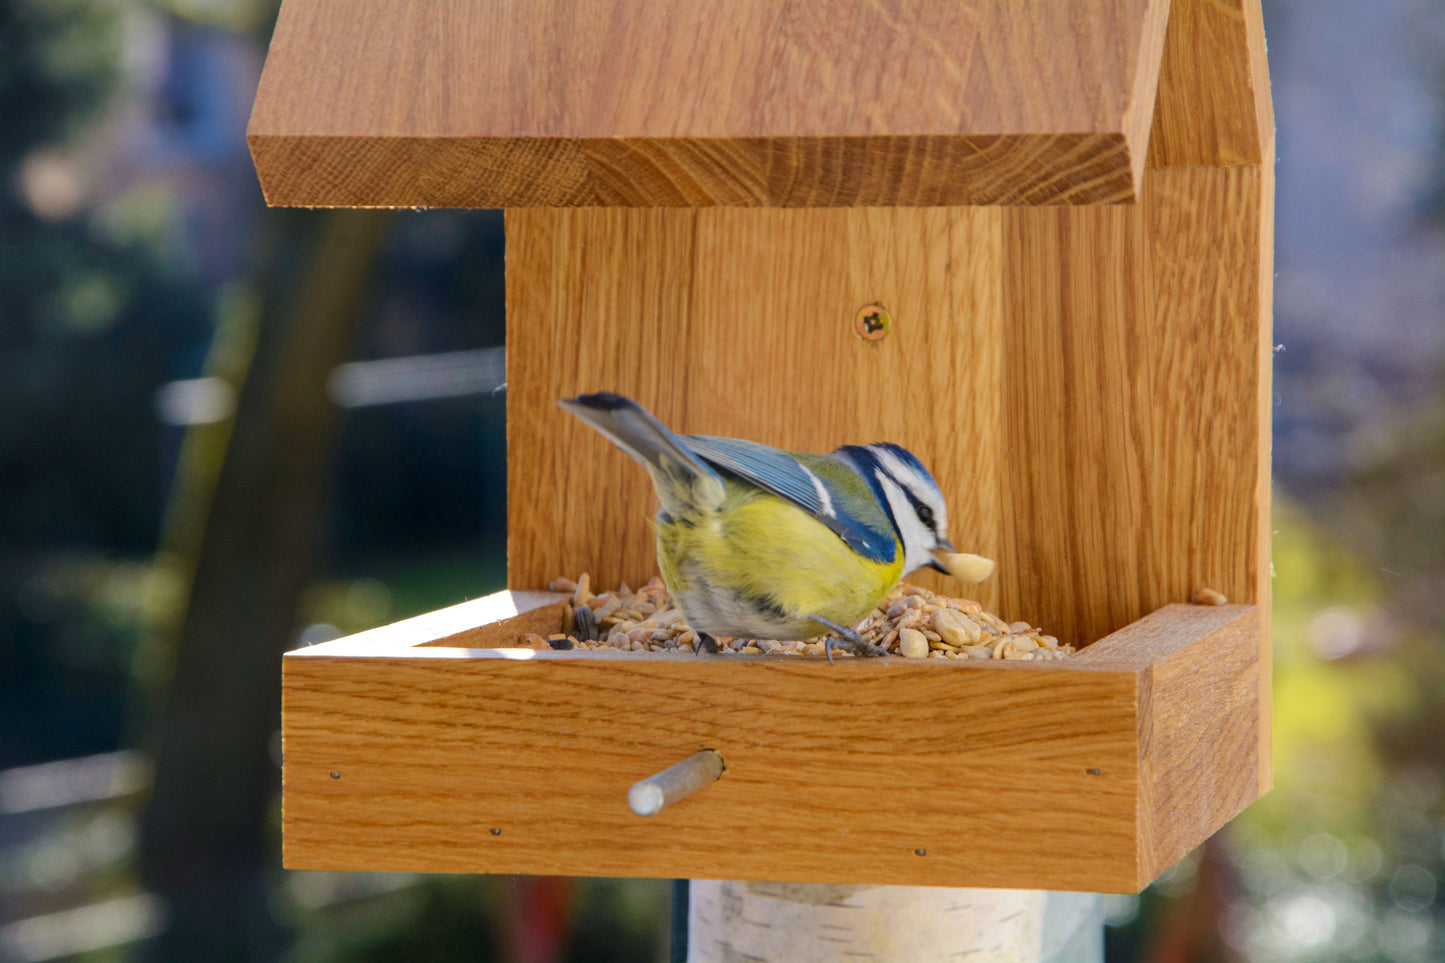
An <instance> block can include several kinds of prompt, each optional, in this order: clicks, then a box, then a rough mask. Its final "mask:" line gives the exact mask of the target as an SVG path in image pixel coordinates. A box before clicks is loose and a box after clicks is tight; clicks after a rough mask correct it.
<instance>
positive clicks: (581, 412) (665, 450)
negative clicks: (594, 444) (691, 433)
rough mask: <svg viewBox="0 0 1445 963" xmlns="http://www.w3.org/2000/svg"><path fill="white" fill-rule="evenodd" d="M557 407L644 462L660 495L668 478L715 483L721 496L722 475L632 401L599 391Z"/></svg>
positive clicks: (676, 481) (690, 483)
mask: <svg viewBox="0 0 1445 963" xmlns="http://www.w3.org/2000/svg"><path fill="white" fill-rule="evenodd" d="M558 404H560V405H561V406H562V407H563V408H566V409H567V410H568V411H570V412H572V414H574V415H576V416H577V417H578V418H581V419H582V420H583V421H585V422H587V424H589V425H591V426H592V427H593V428H596V429H597V430H598V431H599V432H601V433H602V434H603V435H606V436H607V437H608V438H609V439H611V441H612V442H613V443H614V444H615V445H617V447H618V448H621V449H622V450H623V451H625V452H627V454H629V455H631V456H632V457H633V458H635V459H636V460H637V461H639V462H641V463H642V465H643V466H644V467H646V468H647V470H648V471H649V472H651V473H652V475H653V478H654V481H655V482H656V483H657V485H658V490H659V492H661V491H662V490H663V485H662V483H663V481H664V479H665V480H666V481H668V482H670V483H671V484H673V485H677V484H682V485H687V486H693V485H696V484H697V483H698V482H699V481H705V482H708V483H712V482H716V489H717V491H718V492H719V493H721V488H722V476H720V475H719V474H718V473H717V472H716V471H715V470H713V468H712V466H710V465H709V464H708V463H707V462H705V461H703V460H702V459H701V458H699V457H698V456H697V455H696V454H695V453H694V452H693V451H692V450H691V449H689V448H688V447H687V445H686V444H684V443H683V441H682V439H681V438H679V437H678V436H677V435H675V434H673V433H672V432H671V431H669V430H668V428H667V426H666V425H664V424H663V423H662V422H660V421H658V420H657V419H656V418H655V417H653V415H652V413H651V412H649V411H648V410H647V409H646V408H643V407H642V406H641V405H639V404H638V403H637V402H635V401H633V400H632V399H631V398H625V397H623V396H622V395H618V394H613V393H612V392H610V391H599V392H597V393H596V394H590V395H578V396H577V397H575V398H563V399H562V400H561V401H559V402H558ZM708 487H709V488H710V489H711V488H712V487H713V486H712V485H711V484H709V485H708Z"/></svg>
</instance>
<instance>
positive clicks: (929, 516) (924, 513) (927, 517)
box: [918, 505, 933, 527]
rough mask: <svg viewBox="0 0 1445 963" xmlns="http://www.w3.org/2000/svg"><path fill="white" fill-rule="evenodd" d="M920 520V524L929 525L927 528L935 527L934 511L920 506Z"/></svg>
mask: <svg viewBox="0 0 1445 963" xmlns="http://www.w3.org/2000/svg"><path fill="white" fill-rule="evenodd" d="M918 520H919V521H920V522H922V523H923V524H925V525H927V526H929V527H932V526H933V509H931V508H929V507H928V506H927V505H919V506H918Z"/></svg>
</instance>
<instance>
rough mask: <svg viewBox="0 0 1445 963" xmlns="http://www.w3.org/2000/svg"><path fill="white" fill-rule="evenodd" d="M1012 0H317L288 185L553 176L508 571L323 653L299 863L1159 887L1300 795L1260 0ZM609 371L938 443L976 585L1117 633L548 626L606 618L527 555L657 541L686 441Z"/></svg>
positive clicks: (537, 226) (516, 399)
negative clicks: (1276, 757)
mask: <svg viewBox="0 0 1445 963" xmlns="http://www.w3.org/2000/svg"><path fill="white" fill-rule="evenodd" d="M969 11H973V12H974V13H976V14H977V16H973V15H972V14H970V13H968V11H964V9H963V8H962V7H959V6H958V5H957V4H956V3H952V2H944V0H922V2H920V3H918V4H914V5H912V7H910V13H909V15H908V16H907V17H903V18H888V17H885V16H884V14H883V13H881V12H879V9H878V8H877V7H876V6H875V5H870V4H865V3H862V2H858V3H852V2H849V3H844V4H839V3H831V2H830V3H824V2H822V0H819V2H815V3H789V4H784V3H781V2H766V0H753V2H742V3H736V4H721V5H719V4H711V5H709V4H696V3H693V2H691V0H651V2H644V0H593V2H590V3H586V4H563V3H547V2H539V3H536V4H515V3H505V2H502V0H435V2H433V3H428V4H414V3H407V2H403V0H375V2H374V3H368V4H365V5H357V4H354V3H351V2H348V0H285V3H284V4H283V6H282V10H281V14H280V18H279V20H278V23H277V28H276V36H275V39H274V40H273V43H272V47H271V53H270V56H269V58H268V60H267V64H266V68H265V72H264V74H263V77H262V81H261V88H260V91H259V93H258V95H257V102H256V107H255V111H254V113H253V116H252V122H251V127H250V130H249V138H250V143H251V148H252V153H253V156H254V158H255V161H256V166H257V170H258V173H259V175H260V178H261V182H262V185H263V188H264V189H265V191H266V194H267V199H268V201H270V202H271V203H279V204H301V205H319V206H325V205H343V206H347V205H356V206H396V205H402V206H413V205H457V206H478V205H501V206H506V207H508V208H509V210H508V212H507V217H506V230H507V370H508V374H507V381H508V399H507V420H508V428H507V432H508V455H507V459H508V469H507V470H508V490H507V504H508V507H507V512H508V538H509V544H508V585H509V586H510V587H511V589H512V590H513V591H510V592H504V593H501V594H498V595H494V596H490V597H488V598H485V599H480V600H477V601H474V602H469V603H464V604H463V605H460V606H456V607H454V608H451V609H446V610H443V611H441V612H436V613H432V614H430V615H426V616H422V617H420V618H418V619H413V620H409V621H407V622H402V623H398V624H397V625H395V626H391V627H388V628H385V629H378V630H375V631H373V632H368V633H363V634H362V635H360V636H355V637H353V638H351V639H343V640H338V641H336V642H332V643H327V644H325V645H319V646H314V647H311V648H308V649H304V650H300V651H297V652H293V653H289V654H288V655H287V656H286V658H285V660H284V678H283V689H284V693H283V694H284V713H283V720H282V732H283V740H284V753H285V767H284V783H285V788H284V821H283V831H284V839H285V844H284V846H285V849H284V852H285V860H286V865H288V866H291V867H295V868H327V869H374V870H380V869H388V870H421V871H447V872H456V871H469V872H510V873H566V874H575V875H616V876H658V877H678V876H692V877H717V878H736V879H747V880H795V881H810V882H845V883H874V884H882V883H899V884H902V883H914V884H931V885H940V886H958V887H1019V888H1041V889H1071V890H1099V891H1135V890H1138V889H1140V888H1142V887H1143V886H1145V885H1147V884H1148V883H1149V882H1150V881H1151V880H1153V879H1154V878H1155V877H1156V876H1157V875H1158V874H1159V873H1160V872H1162V871H1163V870H1164V869H1165V868H1167V867H1168V866H1169V865H1170V864H1171V863H1172V862H1173V861H1175V860H1176V859H1178V858H1179V857H1180V856H1182V855H1183V854H1184V853H1185V852H1187V851H1188V850H1189V849H1191V848H1192V847H1194V846H1196V845H1198V844H1199V843H1201V842H1203V841H1204V840H1205V839H1206V838H1207V837H1208V836H1209V835H1210V834H1211V833H1213V832H1214V831H1215V830H1216V829H1218V828H1219V826H1221V825H1222V824H1223V823H1224V822H1225V821H1227V820H1228V819H1229V818H1230V817H1231V816H1233V815H1234V814H1235V813H1237V812H1238V811H1239V810H1240V809H1242V808H1243V807H1244V806H1245V805H1247V804H1248V803H1249V802H1250V801H1252V800H1253V799H1255V798H1256V797H1258V796H1259V795H1260V794H1261V793H1262V792H1264V791H1265V790H1266V789H1267V788H1268V785H1269V678H1270V675H1269V647H1268V634H1267V626H1268V607H1269V579H1268V573H1269V432H1270V427H1269V411H1270V364H1271V350H1270V349H1271V337H1270V333H1271V332H1270V278H1271V257H1272V227H1271V225H1272V205H1273V173H1272V171H1273V158H1274V141H1273V122H1272V118H1271V114H1270V104H1269V95H1268V89H1267V80H1266V74H1265V67H1264V48H1263V31H1262V26H1261V20H1260V10H1259V4H1258V0H1175V2H1174V3H1173V4H1172V5H1171V4H1170V3H1168V2H1166V0H1088V2H1080V3H1074V4H1069V5H1067V7H1065V6H1064V5H1053V4H1035V5H1032V6H1030V7H1029V8H1028V10H1027V11H1025V12H1020V11H1019V10H1017V9H1016V8H1015V7H1013V6H1010V5H1007V4H982V5H976V6H975V7H970V8H969ZM1166 25H1167V26H1166ZM872 205H887V206H872ZM592 390H611V391H616V392H619V393H621V394H625V395H629V396H631V397H634V398H636V399H637V400H638V401H639V402H641V403H642V404H643V405H645V406H646V407H648V408H649V409H650V410H652V411H653V412H654V413H655V414H656V415H657V416H658V417H659V418H660V419H661V420H662V421H663V422H664V423H666V424H668V425H670V426H671V427H673V428H674V429H676V430H678V431H682V432H693V433H702V434H719V435H730V436H734V437H741V438H748V439H752V440H756V441H760V442H764V443H766V444H771V445H774V446H777V447H782V448H787V449H791V450H800V451H827V450H830V449H832V448H834V447H836V446H837V445H840V444H845V443H866V442H872V441H880V440H887V441H893V442H896V443H898V444H901V445H903V446H905V447H907V448H908V449H910V450H911V451H913V452H914V453H915V454H917V455H918V456H919V457H920V459H921V460H922V461H923V462H924V463H925V464H926V465H928V466H929V468H930V469H931V470H932V472H933V474H934V475H935V476H936V477H937V479H938V481H939V483H940V485H941V487H942V489H943V491H944V494H945V496H946V498H947V501H948V505H949V509H950V524H949V535H950V538H951V539H952V541H953V542H954V543H955V544H957V545H959V546H960V547H962V548H963V549H964V550H966V551H970V552H977V553H979V554H982V555H986V556H988V557H990V558H994V559H997V560H998V569H997V572H996V574H995V575H994V576H993V578H992V579H990V580H989V581H988V582H985V583H983V585H981V586H979V587H977V594H976V597H977V599H978V601H980V602H981V603H982V604H983V605H984V607H985V608H987V609H988V610H989V611H993V612H998V613H1001V614H1002V615H1003V616H1004V617H1005V618H1009V619H1024V620H1026V621H1028V622H1030V623H1031V624H1034V625H1043V626H1047V627H1048V630H1049V632H1050V633H1051V634H1053V635H1056V636H1057V637H1058V638H1059V639H1060V640H1061V641H1062V642H1065V643H1072V644H1074V645H1076V646H1087V647H1086V648H1084V649H1083V651H1082V652H1080V653H1079V654H1077V655H1075V656H1072V657H1071V658H1069V659H1067V660H1064V661H1062V662H1049V663H1034V662H1024V663H999V664H994V663H993V662H984V661H959V660H939V659H932V660H905V659H872V660H840V662H839V664H837V665H834V666H829V665H828V664H827V663H826V662H825V661H822V660H815V659H779V658H776V657H757V658H743V657H728V658H726V659H716V658H712V659H709V658H706V657H703V658H695V657H692V656H682V655H680V656H648V655H642V654H624V653H607V652H592V651H588V652H550V651H548V652H533V651H531V650H527V651H525V652H516V651H512V652H508V651H507V650H506V649H505V648H503V647H504V646H506V645H507V644H509V643H515V641H516V640H517V639H518V638H520V636H521V635H523V634H525V633H527V632H538V633H540V634H547V633H549V632H553V631H557V630H559V629H561V628H562V626H561V620H562V618H563V615H562V612H563V606H564V603H563V602H562V601H561V597H560V596H556V595H553V594H548V593H540V592H533V591H524V590H529V589H539V588H541V587H542V586H545V585H546V584H548V582H549V581H550V580H551V579H552V578H553V577H554V576H557V575H561V574H568V573H576V572H580V571H589V572H590V573H591V575H592V577H593V579H594V581H595V583H596V584H600V585H615V584H618V583H619V582H623V581H626V582H628V583H630V584H633V585H637V584H641V583H642V582H644V581H646V580H647V578H648V577H649V576H650V575H651V574H652V572H653V571H654V566H655V562H656V560H655V555H654V546H653V538H654V536H653V533H652V531H651V529H650V528H649V526H648V524H647V518H648V517H649V516H650V514H651V513H652V512H653V511H654V510H655V507H656V501H655V496H654V494H653V492H652V489H651V485H650V483H649V481H648V479H647V477H646V474H645V473H644V472H643V471H641V470H640V469H638V468H637V466H636V465H635V464H634V463H632V462H631V461H629V460H628V459H627V458H626V457H625V456H624V455H622V454H621V453H620V452H618V451H617V450H615V449H614V448H613V447H612V446H611V445H609V443H608V442H607V441H606V440H605V439H603V438H601V437H600V436H598V435H597V434H596V433H595V432H592V431H591V430H590V429H588V428H587V427H586V426H585V425H582V424H580V423H579V422H577V420H576V419H573V418H571V417H570V416H568V415H567V414H566V413H565V412H563V411H562V410H561V409H560V408H558V406H557V403H556V402H557V399H559V398H562V397H570V396H573V395H576V394H579V393H581V392H585V391H592ZM478 497H479V498H480V497H495V494H494V493H478ZM911 579H916V581H917V582H918V583H919V584H921V585H923V586H925V587H927V588H930V589H932V590H934V591H939V592H943V593H945V594H956V589H955V587H954V586H952V585H950V583H949V582H948V581H946V580H944V579H942V578H941V577H940V576H938V575H936V574H934V573H927V572H925V573H919V574H917V575H915V576H912V577H911ZM1206 586H1207V587H1209V588H1212V589H1216V590H1218V591H1220V592H1222V593H1224V594H1225V595H1226V596H1228V598H1230V599H1232V600H1235V601H1237V602H1240V603H1244V604H1241V605H1226V606H1221V607H1205V606H1190V605H1180V604H1176V603H1182V602H1185V601H1187V600H1189V599H1191V598H1193V597H1194V595H1195V592H1196V591H1197V590H1198V589H1200V588H1202V587H1206ZM970 594H975V590H974V589H970ZM704 748H710V749H714V750H716V751H717V752H718V753H720V754H721V755H722V757H723V760H724V762H725V765H726V767H727V768H726V771H725V772H724V774H723V776H722V777H721V778H720V779H719V780H718V781H717V782H716V783H714V784H712V785H710V786H707V787H706V788H704V789H702V790H700V791H698V792H697V793H696V794H695V795H693V796H690V797H688V798H686V799H683V800H681V801H680V802H677V803H675V804H674V805H671V806H668V807H667V808H665V809H664V810H663V811H662V812H660V813H659V814H657V815H655V816H650V817H646V818H643V817H639V816H636V815H634V814H632V813H631V812H630V811H629V810H628V808H627V791H628V787H629V786H630V785H631V784H632V783H634V782H636V781H637V780H639V779H642V778H644V777H646V776H650V775H652V774H653V773H656V772H658V771H659V770H662V769H665V768H666V767H668V766H670V765H672V764H674V763H677V762H679V761H681V760H682V759H684V758H686V757H688V756H689V755H691V754H693V753H695V752H697V751H698V750H700V749H704Z"/></svg>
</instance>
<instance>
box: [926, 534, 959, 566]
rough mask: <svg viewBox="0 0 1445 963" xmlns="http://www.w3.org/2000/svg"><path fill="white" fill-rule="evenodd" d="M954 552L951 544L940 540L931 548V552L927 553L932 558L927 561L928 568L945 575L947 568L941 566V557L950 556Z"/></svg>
mask: <svg viewBox="0 0 1445 963" xmlns="http://www.w3.org/2000/svg"><path fill="white" fill-rule="evenodd" d="M955 551H956V549H954V547H953V543H952V542H950V541H949V540H948V539H946V538H940V539H939V540H938V544H937V545H935V546H934V547H933V551H932V552H930V553H929V554H931V555H932V556H933V558H932V559H931V560H930V561H929V563H928V567H929V568H932V569H934V570H936V571H939V572H942V573H943V574H944V575H947V574H948V566H947V565H945V564H943V556H945V555H952V554H953V553H954V552H955Z"/></svg>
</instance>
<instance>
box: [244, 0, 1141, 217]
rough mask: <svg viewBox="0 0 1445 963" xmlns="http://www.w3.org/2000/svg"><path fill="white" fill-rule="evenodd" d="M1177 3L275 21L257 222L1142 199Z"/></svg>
mask: <svg viewBox="0 0 1445 963" xmlns="http://www.w3.org/2000/svg"><path fill="white" fill-rule="evenodd" d="M1168 9H1169V0H1078V2H1075V3H1071V4H1067V5H1064V4H1057V3H1050V2H1043V0H1033V2H1028V3H1015V2H1005V0H983V2H978V3H974V4H969V5H962V4H958V3H954V2H951V0H921V2H912V3H907V4H905V3H900V2H898V0H882V2H866V0H846V2H837V3H834V2H830V3H816V2H811V3H810V2H798V0H737V2H732V3H727V4H701V3H693V2H691V0H666V2H659V0H591V2H588V3H586V4H578V3H575V2H568V0H545V2H543V0H432V2H429V3H425V4H417V3H409V2H406V0H369V2H368V3H367V4H365V5H361V6H358V5H357V4H355V3H352V2H350V0H285V3H284V4H283V6H282V8H281V13H280V16H279V18H278V20H277V23H276V29H275V33H274V35H273V38H272V42H271V49H270V53H269V55H268V57H267V61H266V66H265V70H264V72H263V75H262V78H261V84H260V88H259V90H258V91H257V95H256V103H255V107H254V110H253V113H252V117H251V123H250V126H249V128H248V131H247V137H248V140H249V142H250V145H251V149H252V156H253V159H254V161H255V164H256V168H257V172H258V174H259V176H260V179H261V184H262V188H263V190H264V191H265V194H266V198H267V201H268V203H271V204H283V205H307V206H366V207H371V206H435V207H439V206H459V207H498V206H508V207H519V206H530V205H543V206H556V205H641V206H687V207H694V206H713V205H726V206H765V207H797V206H865V205H868V206H871V205H882V206H893V205H901V206H912V205H948V204H954V205H956V204H1035V203H1091V202H1102V201H1120V200H1128V199H1131V198H1133V197H1135V196H1137V183H1138V178H1139V170H1140V168H1141V166H1142V164H1143V162H1144V155H1145V147H1146V142H1147V133H1148V123H1149V118H1150V117H1152V115H1153V99H1154V90H1155V83H1156V81H1157V76H1158V64H1159V58H1160V55H1161V51H1162V49H1163V44H1164V25H1165V20H1166V18H1167V15H1168Z"/></svg>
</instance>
